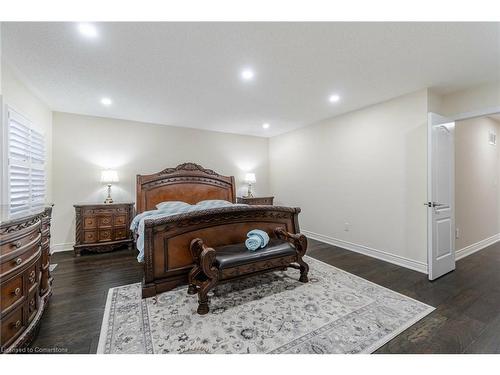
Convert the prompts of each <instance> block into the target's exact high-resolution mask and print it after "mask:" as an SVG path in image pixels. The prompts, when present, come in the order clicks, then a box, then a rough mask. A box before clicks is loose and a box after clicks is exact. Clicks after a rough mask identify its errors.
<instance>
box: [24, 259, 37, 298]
mask: <svg viewBox="0 0 500 375" xmlns="http://www.w3.org/2000/svg"><path fill="white" fill-rule="evenodd" d="M37 268H38V267H37V266H36V264H34V265H32V266H31V267H30V268H28V269H27V270H26V271H24V277H25V278H26V284H27V285H28V293H30V292H31V291H32V290H33V289H34V288H36V287H37V286H38V272H37V271H38V270H37Z"/></svg>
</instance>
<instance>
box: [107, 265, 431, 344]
mask: <svg viewBox="0 0 500 375" xmlns="http://www.w3.org/2000/svg"><path fill="white" fill-rule="evenodd" d="M306 262H308V263H309V265H310V271H309V280H310V281H309V283H307V284H302V283H300V282H299V281H298V276H299V272H298V271H297V270H295V269H289V270H287V271H278V272H274V273H268V274H264V275H260V276H255V277H251V278H247V279H243V280H240V281H235V282H231V283H226V284H222V285H220V286H219V287H218V288H216V289H215V290H214V293H213V294H212V296H211V299H210V312H209V314H207V315H204V316H200V315H197V314H196V308H197V306H198V304H197V296H192V295H188V294H187V287H182V288H177V289H175V290H172V291H169V292H166V293H162V294H160V295H158V296H156V297H153V298H147V299H144V300H142V299H141V286H140V284H139V283H137V284H130V285H125V286H121V287H117V288H112V289H110V290H109V294H108V300H107V303H106V310H105V313H104V319H103V323H102V328H101V337H100V340H99V347H98V350H97V352H98V353H371V352H373V351H375V350H376V349H378V348H379V347H381V346H382V345H384V344H385V343H386V342H388V341H389V340H391V339H392V338H394V337H395V336H396V335H398V334H399V333H401V332H402V331H403V330H405V329H407V328H408V327H410V326H411V325H413V324H415V323H416V322H417V321H419V320H420V319H422V318H423V317H424V316H426V315H427V314H429V313H430V312H431V311H433V310H434V308H433V307H431V306H428V305H426V304H424V303H422V302H419V301H416V300H414V299H412V298H409V297H406V296H404V295H401V294H399V293H396V292H394V291H392V290H389V289H386V288H384V287H381V286H379V285H376V284H373V283H371V282H369V281H367V280H364V279H362V278H359V277H357V276H355V275H352V274H350V273H347V272H344V271H342V270H340V269H338V268H335V267H332V266H330V265H327V264H325V263H322V262H320V261H318V260H315V259H313V258H310V257H306Z"/></svg>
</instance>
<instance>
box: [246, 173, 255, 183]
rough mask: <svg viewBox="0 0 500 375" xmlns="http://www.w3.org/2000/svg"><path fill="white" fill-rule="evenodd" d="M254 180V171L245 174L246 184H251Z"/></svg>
mask: <svg viewBox="0 0 500 375" xmlns="http://www.w3.org/2000/svg"><path fill="white" fill-rule="evenodd" d="M255 181H256V180H255V173H247V174H246V175H245V182H246V183H247V184H253V183H255Z"/></svg>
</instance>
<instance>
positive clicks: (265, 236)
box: [247, 229, 269, 248]
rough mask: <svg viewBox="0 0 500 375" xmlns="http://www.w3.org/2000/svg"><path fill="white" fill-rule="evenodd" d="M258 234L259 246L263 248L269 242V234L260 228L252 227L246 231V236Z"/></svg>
mask: <svg viewBox="0 0 500 375" xmlns="http://www.w3.org/2000/svg"><path fill="white" fill-rule="evenodd" d="M252 236H258V237H260V239H261V243H260V247H261V248H264V247H266V246H267V244H268V243H269V235H268V234H267V233H266V232H264V231H263V230H260V229H254V230H251V231H250V232H248V233H247V237H252Z"/></svg>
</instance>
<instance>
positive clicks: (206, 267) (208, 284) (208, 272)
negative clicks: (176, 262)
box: [188, 238, 219, 315]
mask: <svg viewBox="0 0 500 375" xmlns="http://www.w3.org/2000/svg"><path fill="white" fill-rule="evenodd" d="M190 250H191V255H192V256H193V261H194V262H195V268H193V269H192V270H191V272H190V274H189V288H188V293H190V292H191V291H193V290H195V293H196V285H195V279H196V277H197V276H199V275H200V274H203V275H205V276H206V278H207V279H206V280H205V281H203V282H202V283H201V284H198V285H199V289H198V309H197V310H196V311H197V312H198V314H200V315H204V314H207V313H208V311H209V307H208V292H209V291H210V289H212V288H213V287H214V286H215V285H217V282H218V275H219V270H218V269H217V267H215V264H214V263H215V250H214V249H212V248H211V247H208V246H206V245H205V244H204V243H203V241H202V240H201V239H199V238H196V239H194V240H193V241H191V246H190Z"/></svg>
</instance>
